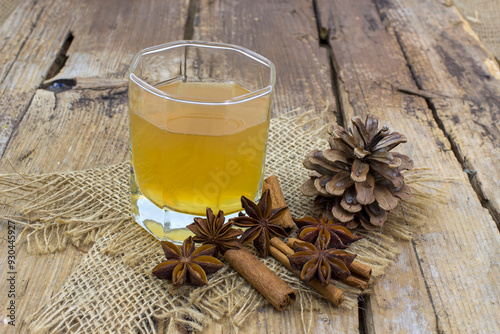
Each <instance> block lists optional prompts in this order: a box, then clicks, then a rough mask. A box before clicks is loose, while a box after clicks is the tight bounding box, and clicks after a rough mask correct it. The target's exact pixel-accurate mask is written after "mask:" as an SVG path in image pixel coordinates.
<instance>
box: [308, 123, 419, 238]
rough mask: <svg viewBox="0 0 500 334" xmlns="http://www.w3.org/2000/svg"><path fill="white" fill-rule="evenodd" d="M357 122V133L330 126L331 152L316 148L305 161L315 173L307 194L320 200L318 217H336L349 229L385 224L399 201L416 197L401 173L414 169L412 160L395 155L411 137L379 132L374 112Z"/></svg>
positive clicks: (382, 130) (315, 211)
mask: <svg viewBox="0 0 500 334" xmlns="http://www.w3.org/2000/svg"><path fill="white" fill-rule="evenodd" d="M352 124H353V129H352V130H351V129H350V128H348V129H347V130H345V129H344V128H343V127H341V126H338V125H331V126H330V127H329V129H328V132H329V133H330V135H331V137H330V138H329V140H328V142H329V144H330V149H327V150H325V151H320V150H314V151H312V152H311V153H310V154H309V155H308V156H307V158H306V159H305V160H304V166H305V167H306V168H307V169H310V170H312V173H311V178H310V179H309V180H307V181H306V182H305V183H304V184H303V185H302V193H303V194H304V195H306V196H317V198H316V199H315V201H314V213H315V214H316V215H321V216H324V217H328V218H329V219H332V218H335V219H337V220H339V221H340V222H342V223H344V225H346V226H347V227H349V228H354V227H356V226H358V225H359V224H361V225H362V226H364V227H365V228H367V229H374V228H376V227H380V226H382V225H383V224H384V222H385V221H386V219H387V211H389V210H392V209H394V208H395V207H396V206H397V205H398V200H399V199H408V198H409V197H410V196H411V192H410V189H409V188H408V186H407V185H405V182H404V177H403V175H402V174H401V171H403V170H407V169H411V168H412V167H413V161H412V160H411V159H410V158H409V157H408V156H406V155H403V154H401V153H397V152H390V151H391V150H392V149H393V148H395V147H396V146H398V145H399V144H401V143H405V142H406V138H405V136H403V135H402V134H400V133H398V132H389V129H388V128H387V127H386V126H384V127H382V128H381V129H380V130H379V128H378V118H377V117H376V116H375V115H372V114H369V115H368V116H367V117H366V121H365V122H364V123H363V121H362V120H361V118H359V117H354V118H353V119H352Z"/></svg>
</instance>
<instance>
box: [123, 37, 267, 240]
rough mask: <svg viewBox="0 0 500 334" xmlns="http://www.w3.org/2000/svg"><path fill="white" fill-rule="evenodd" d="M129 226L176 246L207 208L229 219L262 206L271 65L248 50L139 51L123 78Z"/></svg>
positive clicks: (175, 46) (182, 46)
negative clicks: (257, 203)
mask: <svg viewBox="0 0 500 334" xmlns="http://www.w3.org/2000/svg"><path fill="white" fill-rule="evenodd" d="M129 76H130V80H129V104H130V188H131V198H132V215H133V218H134V220H135V221H136V222H137V223H138V224H139V225H141V226H142V227H144V228H145V229H146V230H147V231H149V232H150V233H151V234H153V235H154V236H155V237H157V238H158V239H160V240H170V241H173V242H177V243H180V242H182V241H183V240H184V239H185V238H186V237H188V236H189V235H191V232H190V231H189V230H188V229H187V228H186V226H187V225H189V224H191V223H192V222H193V218H194V217H204V216H205V214H206V208H207V207H210V208H211V209H212V210H213V211H214V212H215V214H217V211H218V210H223V211H224V213H225V215H226V216H229V217H230V216H231V215H237V213H238V212H239V211H240V210H241V203H240V198H241V196H246V197H247V198H250V199H257V198H258V197H259V196H260V192H261V185H262V176H263V171H264V160H265V155H266V144H267V133H268V128H269V119H270V109H271V100H272V94H273V88H274V82H275V68H274V65H273V64H272V63H271V62H270V61H269V60H267V59H266V58H264V57H262V56H260V55H258V54H256V53H254V52H252V51H250V50H247V49H245V48H242V47H239V46H235V45H229V44H221V43H211V42H195V41H178V42H172V43H168V44H163V45H159V46H155V47H151V48H147V49H144V50H142V51H140V52H139V53H138V54H137V55H136V56H135V58H134V59H133V61H132V65H131V66H130V71H129Z"/></svg>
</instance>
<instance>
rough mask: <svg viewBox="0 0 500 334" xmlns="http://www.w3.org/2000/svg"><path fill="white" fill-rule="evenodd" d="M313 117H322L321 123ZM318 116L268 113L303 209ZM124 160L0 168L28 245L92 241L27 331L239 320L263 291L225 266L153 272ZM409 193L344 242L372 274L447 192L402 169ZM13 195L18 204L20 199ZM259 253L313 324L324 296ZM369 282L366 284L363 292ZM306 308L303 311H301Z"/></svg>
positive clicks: (274, 152) (292, 199)
mask: <svg viewBox="0 0 500 334" xmlns="http://www.w3.org/2000/svg"><path fill="white" fill-rule="evenodd" d="M318 124H319V125H320V126H318ZM324 128H325V125H324V123H323V122H321V119H319V118H315V117H311V114H306V115H301V116H294V117H285V118H279V119H273V120H272V125H271V131H270V138H269V150H268V155H267V162H266V171H267V173H268V174H275V175H277V176H278V178H279V180H280V182H281V185H282V188H283V192H284V194H285V197H286V200H287V203H288V205H289V207H290V209H291V212H292V214H293V215H294V216H297V217H300V216H304V215H307V214H309V212H310V209H311V207H312V199H311V198H306V197H304V196H302V195H301V194H300V185H301V184H302V182H303V181H304V180H305V179H307V171H306V170H305V169H304V168H303V167H302V166H301V162H302V159H303V157H304V156H305V154H306V153H307V152H308V151H310V150H311V149H312V148H317V147H323V146H325V145H326V142H325V140H324V138H322V137H321V135H323V134H324ZM128 168H129V167H128V164H120V165H114V166H110V167H107V168H101V169H94V170H88V171H79V172H69V173H60V174H48V175H42V176H32V175H21V174H11V175H2V176H0V186H3V187H6V188H7V189H4V190H1V191H0V196H1V197H0V198H6V199H5V200H2V204H6V205H8V206H10V207H12V208H14V209H16V210H17V211H18V212H19V213H21V214H22V215H23V216H14V217H12V216H9V217H7V216H5V217H3V218H4V219H7V218H8V219H10V220H14V219H15V220H16V221H17V222H19V223H23V224H25V225H26V226H27V227H29V228H30V229H25V231H29V232H26V233H27V235H26V239H27V242H28V243H29V248H30V249H31V250H32V251H35V252H53V251H57V250H62V249H64V247H66V246H67V245H68V244H70V243H72V244H75V245H88V244H89V243H91V242H94V241H95V240H97V242H96V243H95V245H94V246H93V247H92V249H91V250H90V251H89V253H88V255H87V256H86V257H85V258H84V260H83V261H82V263H81V264H79V265H78V267H77V268H76V269H75V271H74V272H73V273H72V275H71V276H70V278H69V279H68V281H67V282H66V283H65V285H64V286H63V288H62V289H61V291H60V292H59V293H58V294H57V295H55V296H54V297H52V299H51V301H50V303H49V304H48V305H46V306H44V307H42V308H41V309H40V310H38V311H37V312H35V313H34V314H33V315H32V316H31V317H30V318H29V319H28V322H30V323H31V325H30V329H31V331H32V332H34V333H46V332H50V333H66V332H72V333H73V332H77V333H93V332H95V330H96V328H98V329H99V331H100V332H105V333H121V332H131V331H134V332H140V333H149V332H155V328H154V326H153V319H168V320H169V321H168V324H169V325H168V332H171V333H175V332H176V330H177V328H178V326H182V327H185V328H188V329H191V330H194V331H201V330H202V328H203V326H204V325H205V324H207V323H208V322H209V321H213V319H216V320H219V319H223V318H226V319H229V321H231V323H232V324H233V325H234V326H236V327H237V326H240V325H241V324H242V323H243V322H244V320H245V319H246V318H247V317H248V315H250V314H252V313H253V312H254V311H255V310H257V309H258V308H259V307H262V306H263V305H266V301H265V299H264V298H263V297H262V296H261V295H260V294H259V293H258V292H257V291H256V290H255V289H253V288H252V287H250V286H249V285H248V283H246V282H245V281H244V280H243V279H242V278H241V277H240V276H239V275H238V274H237V273H235V272H234V270H233V269H232V268H229V267H226V268H224V270H221V271H219V272H218V273H216V274H214V275H212V277H211V278H210V283H211V284H210V285H208V286H206V287H202V288H191V287H182V288H174V287H172V285H171V284H169V283H168V282H165V281H160V280H157V279H156V278H154V277H153V276H152V275H151V268H152V267H153V266H154V265H155V264H156V263H158V262H160V261H161V260H162V258H163V256H162V254H161V250H160V247H159V243H158V241H157V240H156V239H154V238H153V237H152V236H150V235H149V234H148V233H147V232H145V231H144V230H143V229H142V228H140V227H139V226H138V225H137V224H135V223H133V222H132V220H131V219H130V216H129V206H130V204H129V199H128V197H129V195H128ZM405 177H406V180H407V184H408V185H409V186H410V187H411V189H412V193H413V197H412V199H411V200H409V201H407V202H402V203H401V205H400V206H399V210H398V211H397V212H394V213H391V214H390V215H389V218H388V221H387V222H386V223H385V225H384V228H383V230H380V231H370V232H368V231H364V230H357V231H356V232H355V233H356V234H357V235H361V236H363V239H362V240H360V241H359V242H357V243H355V244H354V245H352V246H351V247H350V248H349V251H351V252H354V253H357V254H358V260H359V261H360V262H363V263H365V264H368V265H370V266H371V267H372V268H373V277H374V280H372V284H371V285H370V286H372V285H373V282H374V281H376V279H377V278H378V277H380V276H381V275H382V274H383V273H384V271H385V269H386V268H387V267H388V266H389V264H390V263H392V261H393V260H394V258H395V257H396V255H397V254H398V253H399V249H398V247H397V244H396V243H397V240H401V239H403V240H408V239H410V238H411V233H412V231H413V230H414V229H415V228H416V226H418V225H419V224H421V223H422V222H424V221H425V218H426V216H427V210H428V208H431V207H433V206H434V205H435V204H436V202H437V201H439V200H440V199H443V198H445V196H443V194H442V193H441V191H440V190H439V189H438V188H433V187H432V186H429V185H427V184H428V183H427V182H434V183H435V181H438V180H439V177H437V176H436V175H434V174H432V173H431V172H430V171H429V170H426V169H415V170H413V171H411V172H408V173H406V176H405ZM19 203H23V204H22V205H21V204H19ZM263 262H264V263H265V264H266V265H268V266H269V267H270V268H271V269H272V270H273V271H275V272H276V273H277V274H278V275H279V276H280V277H282V278H283V279H284V280H285V281H286V282H287V283H289V284H290V285H291V286H292V287H293V288H294V289H295V290H296V291H297V292H298V297H299V298H298V302H297V303H295V304H294V305H293V306H292V307H294V308H298V310H300V314H301V320H302V324H303V327H304V332H308V331H309V329H310V325H311V321H312V317H311V314H312V313H311V311H313V310H318V309H322V308H324V303H327V302H326V301H325V300H324V299H323V298H321V297H320V296H319V295H318V294H317V293H316V292H315V291H314V290H312V289H310V288H309V287H308V286H306V285H304V284H302V283H301V282H300V281H299V280H298V279H297V278H296V277H295V276H293V275H291V274H290V272H288V271H287V270H286V269H285V268H283V267H282V266H281V265H280V264H279V263H278V262H277V261H275V260H274V259H272V258H268V259H264V260H263ZM335 284H336V285H337V286H338V287H339V288H340V289H342V290H343V291H344V294H345V296H346V298H345V302H344V304H343V305H342V307H347V308H351V307H354V306H356V305H357V297H358V296H359V294H360V292H359V291H358V290H356V289H353V288H351V287H349V286H346V285H344V284H342V283H339V282H336V283H335ZM369 292H370V291H367V292H365V293H369ZM308 315H309V316H308Z"/></svg>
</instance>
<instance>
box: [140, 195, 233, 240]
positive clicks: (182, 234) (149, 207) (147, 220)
mask: <svg viewBox="0 0 500 334" xmlns="http://www.w3.org/2000/svg"><path fill="white" fill-rule="evenodd" d="M215 214H217V213H215ZM237 216H238V212H236V213H233V214H230V215H228V216H225V218H226V221H227V220H228V219H230V218H234V217H237ZM132 217H133V219H134V221H135V222H136V223H137V224H139V225H140V226H142V227H143V228H144V229H145V230H146V231H148V232H149V233H151V234H152V235H153V236H154V237H155V238H156V239H158V240H160V241H161V240H168V241H171V242H173V243H175V244H178V245H181V244H182V243H183V241H184V240H185V239H186V238H188V237H189V236H194V234H193V232H191V231H190V230H189V229H187V228H186V226H187V225H189V224H191V223H193V222H194V218H195V217H200V215H190V214H186V213H182V212H176V211H173V210H169V209H162V208H159V207H157V206H156V205H155V204H154V203H153V202H151V201H150V200H149V199H148V198H146V197H145V196H144V195H132ZM203 218H205V217H203Z"/></svg>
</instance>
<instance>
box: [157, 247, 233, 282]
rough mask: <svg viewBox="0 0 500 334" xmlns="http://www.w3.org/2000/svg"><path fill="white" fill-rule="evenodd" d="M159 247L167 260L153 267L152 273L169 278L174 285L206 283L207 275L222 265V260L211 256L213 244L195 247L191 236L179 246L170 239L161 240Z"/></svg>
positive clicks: (213, 248) (213, 249)
mask: <svg viewBox="0 0 500 334" xmlns="http://www.w3.org/2000/svg"><path fill="white" fill-rule="evenodd" d="M161 247H162V248H163V251H164V252H165V256H166V257H167V261H165V262H162V263H160V264H159V265H157V266H156V267H154V268H153V275H155V276H156V277H158V278H166V279H171V280H172V283H174V284H175V285H181V284H184V283H185V282H186V281H188V282H189V283H191V284H193V285H206V284H208V281H207V275H209V274H213V273H215V272H216V271H217V270H219V269H221V268H222V267H224V264H223V263H222V262H220V261H219V260H217V259H216V258H214V257H212V255H213V254H214V251H215V246H213V245H203V246H201V247H198V248H196V247H195V245H194V241H193V238H192V237H189V238H187V239H186V240H184V243H183V244H182V247H181V248H179V247H178V246H177V245H175V244H173V243H172V242H170V241H162V242H161Z"/></svg>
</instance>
